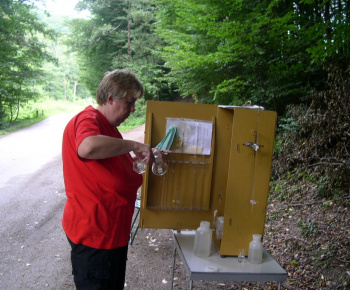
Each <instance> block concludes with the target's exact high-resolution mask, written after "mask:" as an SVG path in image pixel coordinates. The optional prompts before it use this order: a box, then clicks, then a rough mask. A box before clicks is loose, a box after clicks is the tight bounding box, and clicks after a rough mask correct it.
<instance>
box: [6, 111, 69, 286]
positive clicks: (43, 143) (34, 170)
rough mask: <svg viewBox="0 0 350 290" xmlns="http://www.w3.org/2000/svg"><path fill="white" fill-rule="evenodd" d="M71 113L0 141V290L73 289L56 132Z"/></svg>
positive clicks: (59, 135) (59, 144)
mask: <svg viewBox="0 0 350 290" xmlns="http://www.w3.org/2000/svg"><path fill="white" fill-rule="evenodd" d="M71 117H72V115H71V114H63V115H58V116H54V117H51V118H48V119H46V120H44V121H42V122H39V123H37V124H35V125H33V126H30V127H28V128H26V129H23V130H19V131H17V132H15V133H12V134H10V135H8V136H4V137H1V138H0V208H1V211H0V237H1V238H0V241H1V244H0V289H69V288H71V289H73V287H72V279H71V275H70V273H71V269H70V264H69V263H67V261H69V245H68V244H67V242H66V240H65V239H66V238H65V235H64V232H63V231H62V228H61V227H60V222H61V221H60V220H61V216H62V209H63V206H64V203H65V199H66V198H65V193H64V184H63V176H62V163H61V156H60V151H61V142H62V133H63V130H64V127H65V125H66V123H67V122H68V120H69V119H70V118H71Z"/></svg>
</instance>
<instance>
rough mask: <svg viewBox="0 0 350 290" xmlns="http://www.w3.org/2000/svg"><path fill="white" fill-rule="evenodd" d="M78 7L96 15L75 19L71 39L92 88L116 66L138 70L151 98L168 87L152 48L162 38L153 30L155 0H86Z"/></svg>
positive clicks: (91, 89)
mask: <svg viewBox="0 0 350 290" xmlns="http://www.w3.org/2000/svg"><path fill="white" fill-rule="evenodd" d="M77 9H88V10H89V11H90V13H91V15H92V17H91V19H75V20H73V21H72V22H71V26H72V31H73V33H72V35H71V39H70V41H69V43H70V45H71V46H72V48H73V50H75V51H77V53H78V55H79V59H80V64H81V69H82V73H83V75H84V77H85V80H86V81H87V85H88V87H89V89H90V91H91V92H95V90H96V87H97V85H98V82H99V80H100V79H101V76H102V75H103V73H104V72H106V71H108V70H112V69H114V68H128V69H131V70H133V71H135V72H136V73H137V74H138V75H139V76H140V78H141V79H142V81H143V83H144V84H145V87H146V97H148V98H154V97H156V96H157V95H159V92H160V91H161V90H166V89H167V88H166V84H165V85H164V83H162V81H161V80H160V79H159V77H160V76H162V74H163V72H162V66H161V65H162V64H163V63H162V61H161V60H160V59H159V58H158V57H157V56H156V55H154V54H153V52H152V50H153V48H154V47H155V46H157V45H159V43H160V39H159V37H158V36H157V35H156V34H154V33H153V23H154V21H155V19H154V17H155V16H154V15H155V9H156V8H155V6H153V5H152V4H151V1H149V0H137V1H130V0H112V1H104V0H101V1H92V0H82V1H80V2H79V3H78V5H77ZM164 87H165V88H164Z"/></svg>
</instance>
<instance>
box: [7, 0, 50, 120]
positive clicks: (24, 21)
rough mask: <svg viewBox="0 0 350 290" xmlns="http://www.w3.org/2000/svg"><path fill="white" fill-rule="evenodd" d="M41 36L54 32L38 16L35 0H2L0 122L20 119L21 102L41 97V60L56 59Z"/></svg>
mask: <svg viewBox="0 0 350 290" xmlns="http://www.w3.org/2000/svg"><path fill="white" fill-rule="evenodd" d="M41 36H45V37H53V36H54V33H53V32H52V31H51V30H48V29H46V27H45V25H44V24H43V23H42V22H40V21H39V20H38V18H37V17H36V14H35V11H34V9H33V5H32V1H25V0H24V1H13V0H7V1H1V3H0V43H1V44H0V46H1V49H0V69H1V74H0V88H1V89H0V122H4V120H6V119H10V120H13V119H16V118H17V116H18V113H19V109H20V107H21V105H22V104H25V103H26V102H27V101H28V100H35V99H36V98H37V97H38V94H37V93H36V91H35V89H34V88H35V85H36V84H37V83H39V82H40V81H41V78H40V77H41V76H42V71H41V69H40V67H41V64H42V63H43V61H45V60H53V58H52V57H51V55H50V54H49V53H48V52H47V51H46V47H45V45H44V43H43V42H42V41H41ZM0 125H1V123H0Z"/></svg>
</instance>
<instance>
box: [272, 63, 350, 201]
mask: <svg viewBox="0 0 350 290" xmlns="http://www.w3.org/2000/svg"><path fill="white" fill-rule="evenodd" d="M325 85H326V87H327V90H324V91H319V92H317V93H315V94H313V95H312V96H311V100H312V102H311V104H310V106H309V107H304V106H291V107H289V108H288V115H287V116H286V118H284V119H283V120H282V121H284V122H282V123H281V125H280V126H281V127H282V129H283V130H280V132H279V136H278V140H279V148H278V150H276V151H275V152H276V153H277V154H275V157H274V158H275V162H274V166H273V175H274V176H286V175H287V174H288V172H290V171H292V170H293V171H294V172H296V173H300V172H306V173H307V174H308V175H310V176H312V177H313V179H314V181H315V184H316V185H317V188H318V190H317V196H319V197H327V198H333V197H336V196H339V195H341V194H342V192H346V191H347V190H348V188H349V186H350V183H349V182H350V180H349V172H350V150H349V148H350V133H349V132H350V122H349V116H350V95H349V92H350V68H349V67H348V66H345V67H344V68H343V67H342V66H333V65H332V66H330V67H329V68H328V80H327V82H326V84H325ZM286 121H287V122H286Z"/></svg>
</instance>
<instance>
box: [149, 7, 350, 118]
mask: <svg viewBox="0 0 350 290" xmlns="http://www.w3.org/2000/svg"><path fill="white" fill-rule="evenodd" d="M155 3H157V5H158V7H159V10H158V19H159V20H158V21H157V23H156V28H157V30H156V31H157V33H158V34H159V35H160V36H161V37H162V39H164V41H165V43H166V45H165V46H163V47H159V49H158V54H159V55H161V56H162V57H163V58H164V60H165V61H166V62H165V65H166V67H167V68H169V70H170V72H169V74H168V75H167V80H168V81H169V82H173V83H175V84H176V85H177V86H178V88H179V91H180V93H181V95H183V96H186V95H193V96H196V98H198V99H199V100H201V101H204V102H214V103H224V104H233V103H235V104H241V103H243V102H245V101H247V100H251V101H252V102H253V103H257V104H261V105H263V106H266V107H267V108H269V109H273V110H277V111H278V112H279V113H283V112H284V111H285V110H286V106H287V105H288V104H299V103H302V102H305V101H307V100H308V97H309V96H310V94H311V93H312V92H313V91H315V90H318V89H320V88H324V81H325V77H326V76H325V73H324V71H323V68H322V66H320V62H334V60H335V59H336V60H337V61H342V60H344V58H346V56H347V55H348V49H349V41H346V40H345V39H347V40H349V36H350V35H349V33H350V28H349V27H350V26H349V7H348V6H347V5H346V3H345V2H343V1H341V2H339V1H327V2H325V4H324V5H320V4H319V3H318V2H314V1H300V3H299V2H293V1H240V0H227V1H214V0H212V1H208V0H189V1H181V0H157V1H155Z"/></svg>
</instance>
